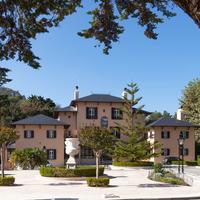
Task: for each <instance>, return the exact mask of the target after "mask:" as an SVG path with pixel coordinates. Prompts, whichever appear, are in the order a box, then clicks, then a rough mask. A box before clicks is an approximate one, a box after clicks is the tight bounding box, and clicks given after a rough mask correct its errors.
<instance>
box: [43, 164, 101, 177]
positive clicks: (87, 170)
mask: <svg viewBox="0 0 200 200" xmlns="http://www.w3.org/2000/svg"><path fill="white" fill-rule="evenodd" d="M103 173H104V167H102V166H101V167H100V168H99V175H100V176H102V175H103ZM40 175H41V176H47V177H89V176H95V175H96V167H93V166H91V167H89V166H87V167H81V166H80V167H78V168H76V169H66V168H61V167H41V168H40Z"/></svg>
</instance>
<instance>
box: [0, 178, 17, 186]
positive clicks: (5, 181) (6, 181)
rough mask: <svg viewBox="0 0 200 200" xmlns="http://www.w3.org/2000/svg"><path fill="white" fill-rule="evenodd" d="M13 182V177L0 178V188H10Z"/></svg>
mask: <svg viewBox="0 0 200 200" xmlns="http://www.w3.org/2000/svg"><path fill="white" fill-rule="evenodd" d="M14 182H15V178H14V177H13V176H5V177H2V176H0V186H11V185H13V184H14Z"/></svg>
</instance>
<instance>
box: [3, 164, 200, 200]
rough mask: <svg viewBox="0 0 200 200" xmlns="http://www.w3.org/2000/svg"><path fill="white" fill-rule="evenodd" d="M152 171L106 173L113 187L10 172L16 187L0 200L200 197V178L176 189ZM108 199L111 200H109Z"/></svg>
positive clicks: (114, 171) (26, 172)
mask: <svg viewBox="0 0 200 200" xmlns="http://www.w3.org/2000/svg"><path fill="white" fill-rule="evenodd" d="M148 171H149V170H148V169H143V168H117V167H114V168H112V170H105V173H106V174H107V175H108V176H110V177H111V181H110V185H111V186H110V187H109V188H90V187H87V185H86V182H85V181H84V179H80V178H79V179H67V178H47V177H41V176H40V175H39V172H38V171H37V170H32V171H29V170H26V171H9V172H7V173H9V174H11V175H14V176H15V178H16V185H15V186H14V187H0V200H42V199H43V200H50V199H57V200H58V199H60V200H61V199H62V200H90V199H94V200H102V199H133V198H148V199H151V198H161V197H188V196H200V178H199V180H195V182H194V184H193V186H173V185H170V184H165V183H157V182H154V181H151V180H149V179H147V175H148ZM105 197H107V198H105ZM109 197H110V198H109Z"/></svg>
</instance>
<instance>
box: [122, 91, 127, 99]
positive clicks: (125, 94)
mask: <svg viewBox="0 0 200 200" xmlns="http://www.w3.org/2000/svg"><path fill="white" fill-rule="evenodd" d="M122 98H124V99H125V98H128V92H127V88H124V91H123V92H122Z"/></svg>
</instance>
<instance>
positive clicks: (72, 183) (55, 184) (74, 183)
mask: <svg viewBox="0 0 200 200" xmlns="http://www.w3.org/2000/svg"><path fill="white" fill-rule="evenodd" d="M83 184H84V183H77V182H71V183H49V184H46V185H50V186H62V185H83Z"/></svg>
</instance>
